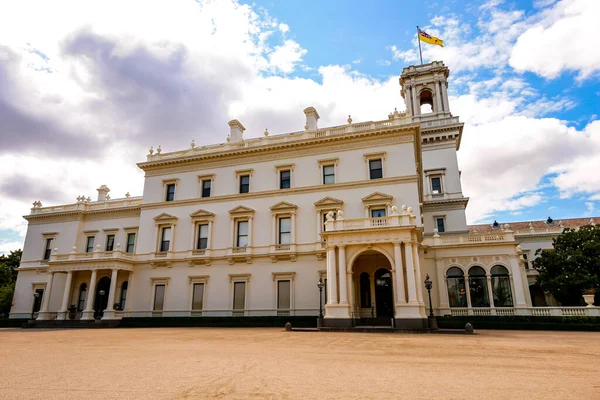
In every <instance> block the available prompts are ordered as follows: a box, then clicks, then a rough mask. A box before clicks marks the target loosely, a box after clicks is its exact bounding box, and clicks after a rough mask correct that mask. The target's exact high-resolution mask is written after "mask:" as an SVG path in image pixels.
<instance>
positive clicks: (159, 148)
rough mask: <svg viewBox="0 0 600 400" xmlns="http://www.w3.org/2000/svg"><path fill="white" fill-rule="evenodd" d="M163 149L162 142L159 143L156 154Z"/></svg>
mask: <svg viewBox="0 0 600 400" xmlns="http://www.w3.org/2000/svg"><path fill="white" fill-rule="evenodd" d="M161 151H162V147H160V144H159V145H158V147H157V148H156V154H160V152H161Z"/></svg>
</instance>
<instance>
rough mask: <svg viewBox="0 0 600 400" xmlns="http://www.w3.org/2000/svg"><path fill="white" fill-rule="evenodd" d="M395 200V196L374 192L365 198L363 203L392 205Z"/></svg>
mask: <svg viewBox="0 0 600 400" xmlns="http://www.w3.org/2000/svg"><path fill="white" fill-rule="evenodd" d="M393 199H394V196H390V195H389V194H385V193H381V192H374V193H371V194H370V195H368V196H366V197H363V198H362V201H363V203H366V204H373V203H390V202H391V201H392V200H393Z"/></svg>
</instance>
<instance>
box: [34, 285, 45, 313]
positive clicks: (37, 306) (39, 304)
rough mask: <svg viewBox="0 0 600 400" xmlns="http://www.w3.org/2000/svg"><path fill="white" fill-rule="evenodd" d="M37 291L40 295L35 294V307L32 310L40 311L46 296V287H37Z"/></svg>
mask: <svg viewBox="0 0 600 400" xmlns="http://www.w3.org/2000/svg"><path fill="white" fill-rule="evenodd" d="M35 293H37V294H38V295H37V296H35V297H34V298H33V299H34V300H33V309H32V311H31V312H34V313H36V312H39V311H40V308H41V307H42V298H43V297H44V289H35Z"/></svg>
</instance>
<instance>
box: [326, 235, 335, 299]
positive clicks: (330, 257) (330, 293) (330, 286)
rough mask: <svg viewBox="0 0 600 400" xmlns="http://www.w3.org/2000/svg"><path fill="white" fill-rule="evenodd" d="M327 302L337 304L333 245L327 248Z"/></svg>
mask: <svg viewBox="0 0 600 400" xmlns="http://www.w3.org/2000/svg"><path fill="white" fill-rule="evenodd" d="M327 304H328V305H334V304H337V277H336V273H335V246H329V247H328V248H327Z"/></svg>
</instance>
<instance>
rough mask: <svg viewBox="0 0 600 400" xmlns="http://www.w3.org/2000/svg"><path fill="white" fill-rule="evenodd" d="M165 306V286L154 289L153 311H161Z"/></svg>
mask: <svg viewBox="0 0 600 400" xmlns="http://www.w3.org/2000/svg"><path fill="white" fill-rule="evenodd" d="M164 304H165V285H156V286H155V287H154V307H153V310H154V311H162V310H163V307H164Z"/></svg>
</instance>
